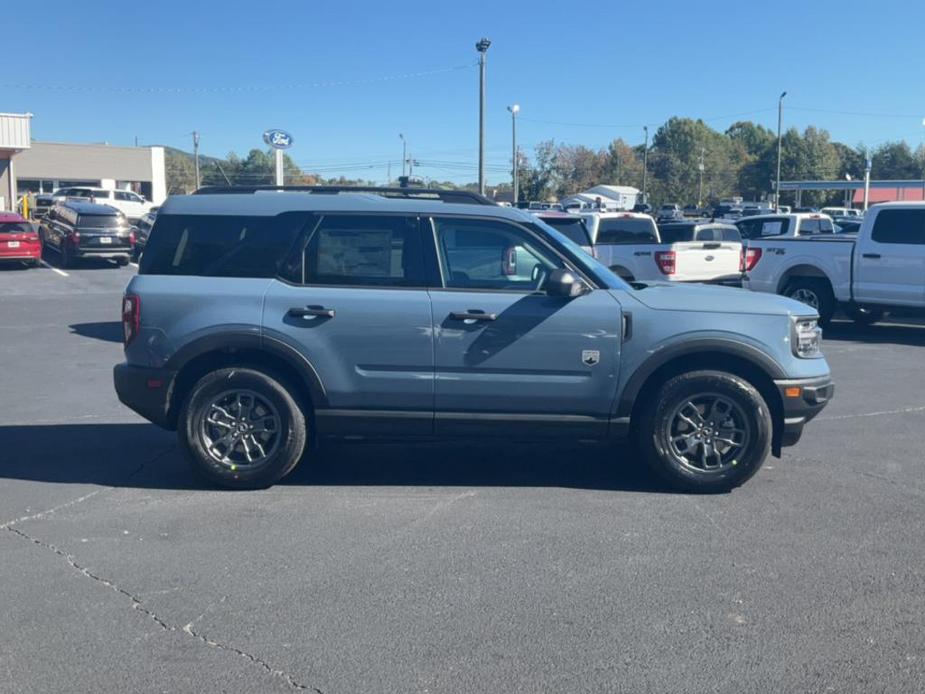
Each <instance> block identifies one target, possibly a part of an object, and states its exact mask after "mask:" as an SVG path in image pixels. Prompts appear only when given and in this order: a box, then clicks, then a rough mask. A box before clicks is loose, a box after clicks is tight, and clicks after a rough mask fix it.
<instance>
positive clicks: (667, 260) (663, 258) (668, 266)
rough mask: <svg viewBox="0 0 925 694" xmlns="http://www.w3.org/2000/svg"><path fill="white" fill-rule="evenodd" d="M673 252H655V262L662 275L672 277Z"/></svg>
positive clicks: (673, 265) (674, 266)
mask: <svg viewBox="0 0 925 694" xmlns="http://www.w3.org/2000/svg"><path fill="white" fill-rule="evenodd" d="M675 259H676V257H675V252H674V251H655V262H656V264H657V265H658V269H659V270H661V271H662V274H663V275H673V274H674V272H675V269H676V264H675Z"/></svg>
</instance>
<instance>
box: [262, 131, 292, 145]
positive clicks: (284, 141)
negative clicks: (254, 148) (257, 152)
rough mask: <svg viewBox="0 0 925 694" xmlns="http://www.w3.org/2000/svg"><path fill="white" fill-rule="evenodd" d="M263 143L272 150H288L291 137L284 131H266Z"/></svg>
mask: <svg viewBox="0 0 925 694" xmlns="http://www.w3.org/2000/svg"><path fill="white" fill-rule="evenodd" d="M263 141H264V142H266V143H267V144H268V145H270V147H272V148H273V149H289V148H290V147H292V135H290V134H289V133H287V132H286V131H285V130H267V131H266V132H265V133H264V134H263Z"/></svg>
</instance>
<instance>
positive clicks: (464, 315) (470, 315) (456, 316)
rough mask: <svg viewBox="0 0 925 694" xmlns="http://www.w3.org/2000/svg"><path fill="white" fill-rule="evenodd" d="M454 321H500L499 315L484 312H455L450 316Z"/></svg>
mask: <svg viewBox="0 0 925 694" xmlns="http://www.w3.org/2000/svg"><path fill="white" fill-rule="evenodd" d="M450 318H452V319H453V320H498V314H497V313H485V312H484V311H472V310H470V311H453V312H452V313H451V314H450Z"/></svg>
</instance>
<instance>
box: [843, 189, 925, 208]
mask: <svg viewBox="0 0 925 694" xmlns="http://www.w3.org/2000/svg"><path fill="white" fill-rule="evenodd" d="M923 199H925V198H923V196H922V189H921V188H871V189H870V195H868V197H867V202H868V204H870V205H873V204H874V203H877V202H894V201H897V200H912V201H914V200H923ZM853 200H854V203H855V204H856V205H863V204H864V191H863V190H856V191H854V198H853Z"/></svg>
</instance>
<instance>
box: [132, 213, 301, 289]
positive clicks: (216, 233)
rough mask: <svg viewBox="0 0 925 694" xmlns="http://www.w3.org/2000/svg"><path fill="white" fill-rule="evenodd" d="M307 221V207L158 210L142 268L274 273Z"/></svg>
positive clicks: (244, 274)
mask: <svg viewBox="0 0 925 694" xmlns="http://www.w3.org/2000/svg"><path fill="white" fill-rule="evenodd" d="M305 223H306V215H305V214H303V213H286V214H282V215H278V216H277V217H238V216H230V215H228V216H226V215H214V216H210V215H158V217H157V219H156V221H155V224H154V228H153V229H152V233H151V236H150V238H149V239H148V244H147V248H145V252H144V254H143V255H142V257H141V263H140V267H139V273H140V274H143V275H199V276H203V277H273V276H275V275H276V274H277V273H278V270H279V267H280V264H281V263H282V261H283V260H284V258H285V256H286V254H287V252H288V251H289V250H290V249H291V248H292V246H293V244H294V242H295V239H296V237H297V235H298V234H299V232H300V231H301V230H302V228H303V227H304V226H305ZM154 230H156V231H157V233H153V232H154Z"/></svg>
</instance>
